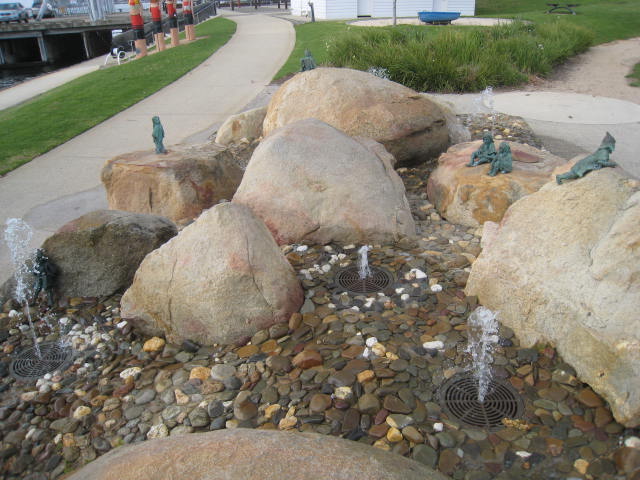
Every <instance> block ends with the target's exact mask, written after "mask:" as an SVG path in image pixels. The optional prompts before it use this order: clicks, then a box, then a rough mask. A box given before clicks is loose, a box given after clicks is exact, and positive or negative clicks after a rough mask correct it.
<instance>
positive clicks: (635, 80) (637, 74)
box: [627, 63, 640, 87]
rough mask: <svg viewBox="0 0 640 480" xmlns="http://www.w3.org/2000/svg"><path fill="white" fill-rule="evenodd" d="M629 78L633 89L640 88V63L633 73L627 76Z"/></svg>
mask: <svg viewBox="0 0 640 480" xmlns="http://www.w3.org/2000/svg"><path fill="white" fill-rule="evenodd" d="M627 78H630V79H631V86H632V87H640V63H636V65H635V66H634V67H633V71H632V72H631V73H630V74H629V75H627Z"/></svg>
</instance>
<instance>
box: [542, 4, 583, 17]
mask: <svg viewBox="0 0 640 480" xmlns="http://www.w3.org/2000/svg"><path fill="white" fill-rule="evenodd" d="M547 5H548V6H549V7H551V8H550V9H549V10H547V13H570V14H571V15H575V14H576V11H575V10H574V7H579V6H580V4H577V3H547Z"/></svg>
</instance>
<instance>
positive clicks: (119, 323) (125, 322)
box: [116, 320, 128, 330]
mask: <svg viewBox="0 0 640 480" xmlns="http://www.w3.org/2000/svg"><path fill="white" fill-rule="evenodd" d="M127 325H128V322H127V321H126V320H122V321H121V322H118V324H117V325H116V327H118V328H119V329H120V330H122V329H123V328H124V327H126V326H127Z"/></svg>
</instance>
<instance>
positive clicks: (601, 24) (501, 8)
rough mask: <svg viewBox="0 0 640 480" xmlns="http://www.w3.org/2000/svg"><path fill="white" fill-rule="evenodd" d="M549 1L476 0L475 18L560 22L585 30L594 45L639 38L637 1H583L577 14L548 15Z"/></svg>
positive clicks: (638, 5)
mask: <svg viewBox="0 0 640 480" xmlns="http://www.w3.org/2000/svg"><path fill="white" fill-rule="evenodd" d="M548 1H549V0H476V15H478V16H483V17H492V16H506V17H520V18H523V19H526V20H531V21H534V22H536V23H546V22H560V24H565V23H566V24H572V25H578V26H582V27H586V28H588V29H589V30H591V31H592V32H593V34H594V44H596V45H597V44H600V43H605V42H610V41H612V40H620V39H624V38H632V37H637V36H640V2H638V0H584V1H583V0H581V1H580V2H578V3H579V4H580V6H579V7H576V8H575V9H574V10H575V11H576V12H577V14H576V15H563V14H547V13H545V12H546V11H547V10H548V9H549V8H550V7H548V6H547V2H548Z"/></svg>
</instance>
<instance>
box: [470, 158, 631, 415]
mask: <svg viewBox="0 0 640 480" xmlns="http://www.w3.org/2000/svg"><path fill="white" fill-rule="evenodd" d="M638 225H640V183H639V182H638V181H636V180H632V179H629V178H628V177H626V176H624V175H623V174H622V173H621V172H620V171H618V170H617V169H611V168H606V169H603V170H599V171H594V172H591V173H589V174H588V175H586V176H585V177H584V178H582V179H579V180H575V181H569V182H566V183H565V184H563V185H556V183H555V181H552V182H550V183H548V184H546V185H545V186H544V187H542V188H541V189H540V190H539V191H538V192H536V193H533V194H531V195H529V196H527V197H524V198H523V199H521V200H519V201H518V202H516V203H514V204H513V205H512V206H511V208H509V210H508V211H507V214H506V215H505V217H504V218H503V220H502V224H501V225H500V227H499V229H498V231H497V232H494V233H493V234H492V235H491V238H490V239H489V241H488V242H487V243H486V245H485V247H484V250H483V251H482V253H481V255H480V256H479V257H478V259H477V260H476V262H475V263H474V264H473V268H472V270H471V274H470V276H469V280H468V283H467V288H466V292H467V294H468V295H477V296H478V298H479V300H480V302H481V303H482V304H483V305H486V306H487V307H489V308H491V309H493V310H498V311H499V312H500V321H501V322H503V323H504V324H506V325H507V326H509V327H511V328H513V329H514V330H515V332H516V333H517V335H518V336H519V338H520V339H521V342H522V343H523V344H524V345H532V344H534V343H535V342H551V343H553V344H555V345H556V346H557V349H558V351H559V352H560V354H561V355H562V356H563V357H564V359H565V360H566V361H567V362H568V363H570V364H571V365H573V367H574V368H575V369H576V371H577V373H578V374H579V376H580V377H581V379H582V380H583V381H585V382H587V383H589V384H590V385H591V387H592V388H593V389H594V390H595V391H597V392H598V393H600V394H601V395H602V396H603V397H604V398H606V399H607V400H608V401H609V404H610V405H611V410H612V412H613V414H614V416H615V417H616V419H617V420H618V421H619V422H620V423H623V424H625V425H627V426H637V425H639V424H640V382H638V381H637V379H638V378H640V316H639V315H638V312H639V311H640V248H638V247H639V245H640V228H638Z"/></svg>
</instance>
